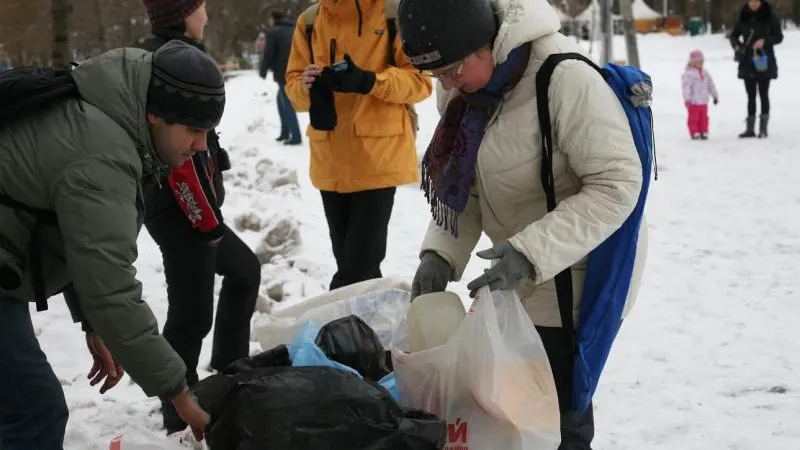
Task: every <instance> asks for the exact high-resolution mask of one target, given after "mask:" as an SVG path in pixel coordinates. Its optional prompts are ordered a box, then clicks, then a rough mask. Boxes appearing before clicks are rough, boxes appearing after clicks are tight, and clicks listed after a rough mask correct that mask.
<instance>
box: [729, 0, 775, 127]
mask: <svg viewBox="0 0 800 450" xmlns="http://www.w3.org/2000/svg"><path fill="white" fill-rule="evenodd" d="M730 42H731V46H732V47H733V50H734V52H735V55H736V60H737V61H738V62H739V78H740V79H742V80H744V88H745V91H747V119H746V123H747V128H746V129H745V130H744V132H743V133H742V134H740V135H739V137H740V138H751V137H756V136H758V137H760V138H765V137H767V132H768V130H767V128H768V124H769V114H770V105H769V85H770V81H771V80H775V79H777V78H778V61H777V60H776V59H775V46H776V45H778V44H780V43H781V42H783V31H781V24H780V21H779V20H778V18H777V17H776V16H775V14H773V12H772V6H771V5H770V4H769V3H767V1H766V0H747V2H746V3H745V4H744V5H743V6H742V10H741V12H740V13H739V22H737V23H736V25H735V26H734V27H733V31H731V34H730ZM756 95H758V97H759V98H760V99H761V114H760V115H759V116H758V118H759V123H758V134H757V135H756V131H755V126H756Z"/></svg>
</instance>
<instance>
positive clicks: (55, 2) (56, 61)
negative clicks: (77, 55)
mask: <svg viewBox="0 0 800 450" xmlns="http://www.w3.org/2000/svg"><path fill="white" fill-rule="evenodd" d="M50 9H51V12H52V15H53V53H52V65H53V67H55V68H57V69H63V68H66V67H67V66H68V65H69V60H70V59H71V56H70V51H69V14H70V12H72V0H51V2H50Z"/></svg>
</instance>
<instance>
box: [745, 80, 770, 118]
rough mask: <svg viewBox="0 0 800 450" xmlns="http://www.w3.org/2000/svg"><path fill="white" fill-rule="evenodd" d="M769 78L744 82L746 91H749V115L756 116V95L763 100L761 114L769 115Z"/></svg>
mask: <svg viewBox="0 0 800 450" xmlns="http://www.w3.org/2000/svg"><path fill="white" fill-rule="evenodd" d="M769 82H770V80H769V78H767V79H765V80H762V79H754V78H748V79H745V80H744V89H745V90H746V91H747V115H748V116H749V117H752V116H755V115H756V94H758V96H759V97H760V98H761V114H762V115H768V114H769Z"/></svg>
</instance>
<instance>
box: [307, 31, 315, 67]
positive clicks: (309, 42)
mask: <svg viewBox="0 0 800 450" xmlns="http://www.w3.org/2000/svg"><path fill="white" fill-rule="evenodd" d="M312 34H314V24H313V23H307V24H306V40H307V41H308V51H309V52H310V53H311V64H314V46H313V45H311V42H312V41H311V35H312Z"/></svg>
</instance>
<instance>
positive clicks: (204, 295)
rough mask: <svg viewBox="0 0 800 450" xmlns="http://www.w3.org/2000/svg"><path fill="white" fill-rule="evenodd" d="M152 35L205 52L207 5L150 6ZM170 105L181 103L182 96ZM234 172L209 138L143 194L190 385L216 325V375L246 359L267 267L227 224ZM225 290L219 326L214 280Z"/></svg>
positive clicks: (168, 409)
mask: <svg viewBox="0 0 800 450" xmlns="http://www.w3.org/2000/svg"><path fill="white" fill-rule="evenodd" d="M144 6H145V9H146V10H147V15H148V17H149V18H150V23H151V25H152V36H150V37H149V38H148V39H147V40H145V42H144V44H143V47H144V48H145V49H147V50H151V51H152V50H156V49H158V48H160V47H161V46H163V45H165V44H166V43H167V42H169V41H170V40H173V39H175V40H179V41H181V42H184V43H186V44H188V45H191V46H193V47H195V48H197V49H199V50H202V51H205V48H204V46H203V44H202V43H201V42H202V40H203V30H204V28H205V25H206V22H207V20H208V18H207V15H206V8H205V2H204V1H202V0H144ZM168 100H170V101H174V102H178V103H179V102H181V101H182V100H181V98H180V97H176V96H170V97H168ZM229 168H230V161H229V159H228V156H227V152H225V150H224V149H222V148H221V147H220V144H219V137H218V136H217V133H216V132H215V131H214V130H213V129H212V130H210V131H209V133H208V151H207V152H199V153H196V154H195V155H194V156H193V157H192V158H191V159H190V160H188V161H186V162H185V163H184V164H183V165H181V166H180V167H177V168H174V169H172V171H171V172H170V174H169V176H164V177H162V178H161V179H160V180H159V182H158V183H154V184H153V185H152V186H150V187H149V188H148V189H146V190H145V206H146V208H145V210H146V215H145V226H146V227H147V231H148V232H149V233H150V236H151V237H152V238H153V240H154V241H155V242H156V244H158V247H159V249H160V250H161V254H162V257H163V260H164V276H165V278H166V282H167V300H168V302H169V309H168V310H167V320H166V322H165V324H164V337H165V338H166V339H167V341H168V342H169V343H170V345H172V347H173V348H174V349H175V351H177V352H178V354H179V355H180V356H181V358H183V361H184V362H185V364H186V368H187V375H186V377H187V380H188V383H189V385H190V386H191V385H194V384H195V383H197V382H198V381H199V377H198V374H197V366H198V364H199V358H200V350H201V348H202V345H203V338H205V337H206V336H207V335H208V333H209V332H210V331H211V326H212V323H214V340H213V343H212V350H211V363H210V368H211V369H212V370H216V371H220V370H222V369H224V368H226V367H227V366H228V365H229V364H230V363H231V362H233V361H235V360H237V359H239V358H243V357H246V356H248V354H249V351H250V319H251V318H252V316H253V312H254V311H255V303H256V299H257V297H258V289H259V286H260V284H261V264H260V263H259V262H258V258H257V257H256V255H255V254H254V253H253V251H252V250H251V249H250V247H248V246H247V245H246V244H245V243H244V242H242V240H241V239H240V238H239V236H237V235H236V233H235V232H234V231H233V230H231V229H230V228H229V227H228V226H227V225H226V224H225V223H224V222H223V217H222V212H221V211H220V208H221V206H222V202H223V200H224V197H225V188H224V186H223V182H222V171H223V170H226V169H229ZM216 274H219V275H222V277H223V280H222V289H221V290H220V294H219V301H218V304H217V314H216V321H215V320H214V281H215V276H216ZM162 412H163V415H164V417H163V419H164V428H166V430H167V433H174V432H178V431H181V430H183V429H185V428H186V424H185V423H184V421H183V420H181V418H180V417H179V416H178V415H177V414H176V412H175V409H174V408H173V407H172V405H171V404H170V403H167V402H164V403H163V408H162Z"/></svg>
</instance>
